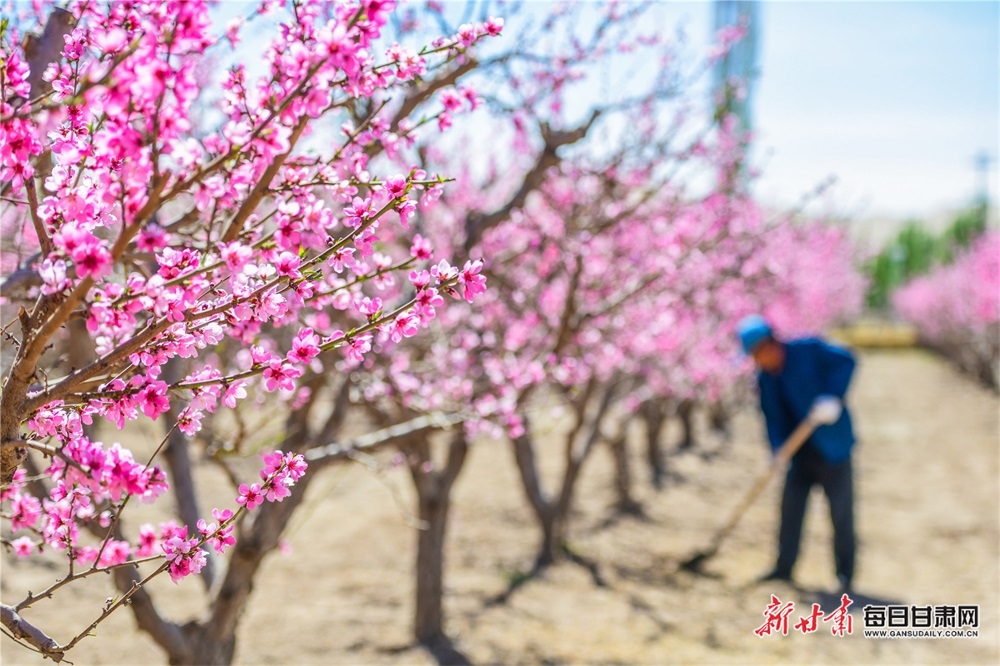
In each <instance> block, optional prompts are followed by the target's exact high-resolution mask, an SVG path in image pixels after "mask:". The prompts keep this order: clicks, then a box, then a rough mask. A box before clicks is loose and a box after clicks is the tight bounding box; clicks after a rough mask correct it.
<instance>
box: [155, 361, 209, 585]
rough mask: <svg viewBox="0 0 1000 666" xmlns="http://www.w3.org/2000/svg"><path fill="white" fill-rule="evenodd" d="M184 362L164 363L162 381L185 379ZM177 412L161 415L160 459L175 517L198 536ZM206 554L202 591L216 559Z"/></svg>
mask: <svg viewBox="0 0 1000 666" xmlns="http://www.w3.org/2000/svg"><path fill="white" fill-rule="evenodd" d="M186 365H187V364H186V363H185V361H184V359H182V358H172V359H170V360H169V361H167V362H166V364H164V367H163V380H164V381H165V382H167V383H168V384H170V383H173V382H179V381H180V380H181V379H183V377H184V373H185V366H186ZM178 416H179V411H178V409H177V406H176V404H175V403H172V404H171V405H170V409H169V410H168V411H167V413H166V414H164V415H163V419H162V421H163V429H164V430H165V431H166V433H167V445H166V447H165V448H164V450H163V458H164V460H165V461H166V463H167V469H168V470H169V471H170V485H171V490H172V491H173V494H174V499H175V501H176V502H177V514H178V515H179V516H180V519H181V521H182V522H183V523H184V524H185V525H187V528H188V534H197V533H198V520H199V519H200V518H204V516H203V515H202V513H201V508H200V507H199V505H198V490H197V488H196V487H195V483H194V473H193V471H192V469H191V453H190V447H189V444H190V441H189V440H188V436H187V435H185V434H184V433H183V432H181V431H180V429H179V428H177V427H176V426H177V417H178ZM201 549H202V550H203V551H205V566H204V568H202V570H201V573H200V574H199V575H200V577H201V580H202V582H203V583H204V585H205V589H211V588H212V585H213V584H214V582H215V570H216V557H215V553H214V552H213V551H212V549H211V548H210V547H209V546H208V544H204V545H202V547H201Z"/></svg>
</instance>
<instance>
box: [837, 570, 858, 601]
mask: <svg viewBox="0 0 1000 666" xmlns="http://www.w3.org/2000/svg"><path fill="white" fill-rule="evenodd" d="M837 584H838V585H839V586H840V587H839V589H838V594H846V595H848V596H850V594H851V593H852V592H853V591H854V589H853V588H852V587H851V579H850V578H848V577H847V576H845V575H844V574H837Z"/></svg>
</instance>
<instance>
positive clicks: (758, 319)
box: [736, 314, 774, 355]
mask: <svg viewBox="0 0 1000 666" xmlns="http://www.w3.org/2000/svg"><path fill="white" fill-rule="evenodd" d="M736 334H737V335H739V336H740V343H741V344H742V345H743V352H744V353H745V354H748V355H749V354H751V353H752V352H753V350H754V347H756V346H757V345H759V344H760V343H761V342H763V341H764V340H766V339H768V338H772V337H774V334H773V333H772V331H771V325H770V324H768V323H767V320H766V319H764V318H763V317H762V316H760V315H759V314H752V315H747V316H746V317H744V318H743V319H741V320H740V323H739V324H737V326H736Z"/></svg>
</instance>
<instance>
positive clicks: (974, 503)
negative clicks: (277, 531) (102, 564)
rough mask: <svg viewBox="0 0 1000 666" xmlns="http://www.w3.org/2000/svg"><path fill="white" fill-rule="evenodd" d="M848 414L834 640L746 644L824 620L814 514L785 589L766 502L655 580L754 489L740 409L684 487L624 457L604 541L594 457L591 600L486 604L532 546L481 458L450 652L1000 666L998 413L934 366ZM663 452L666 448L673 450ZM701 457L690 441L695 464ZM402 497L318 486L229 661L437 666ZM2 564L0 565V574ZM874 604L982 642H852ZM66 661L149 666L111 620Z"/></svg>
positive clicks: (454, 552) (509, 467) (568, 569)
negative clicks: (783, 622) (656, 483)
mask: <svg viewBox="0 0 1000 666" xmlns="http://www.w3.org/2000/svg"><path fill="white" fill-rule="evenodd" d="M849 404H850V405H851V406H852V408H853V409H854V412H855V419H856V422H857V431H858V434H859V437H860V439H861V440H862V443H861V445H860V447H859V449H858V450H857V457H856V470H857V471H856V475H857V476H856V479H857V492H858V499H857V506H858V512H859V513H858V531H859V539H860V551H859V569H858V575H857V578H856V581H855V583H856V589H857V592H858V593H859V594H858V595H856V596H857V597H858V598H857V600H856V606H855V608H856V609H858V612H856V613H855V615H854V623H855V624H854V634H853V635H851V636H846V637H836V636H833V635H831V634H830V632H829V630H828V628H827V627H826V626H825V625H823V626H821V629H820V631H817V632H816V633H814V634H810V635H803V634H801V633H799V632H795V631H792V632H790V634H789V635H788V636H781V635H777V636H774V635H772V636H765V637H762V638H761V637H757V636H755V635H754V633H753V630H754V629H755V628H756V627H758V626H759V625H760V624H761V623H762V622H763V620H764V616H763V615H762V613H763V611H764V608H765V606H766V605H767V603H768V601H769V599H770V595H771V594H772V593H773V594H776V595H778V596H779V597H780V598H781V600H782V602H786V601H792V602H794V603H795V611H794V612H793V614H792V616H791V617H792V621H793V622H794V621H795V620H796V619H797V618H798V617H799V616H800V615H805V614H807V613H808V610H809V607H810V604H811V603H813V602H818V603H820V604H821V607H822V609H823V610H824V611H825V612H830V611H832V610H833V609H834V608H835V607H836V604H837V600H836V598H835V596H834V595H832V594H831V592H832V591H833V590H834V582H835V581H834V576H833V565H832V556H831V554H830V545H829V540H830V529H829V521H828V519H827V516H826V510H827V508H826V505H825V500H824V499H823V498H822V496H821V495H814V497H813V502H812V505H811V506H810V511H809V515H808V517H807V524H806V532H805V541H804V544H803V553H802V557H801V559H800V562H799V566H798V570H797V571H796V578H797V579H798V586H797V587H795V588H793V587H790V586H787V585H781V584H776V585H772V586H768V585H754V584H752V583H751V581H752V580H753V579H754V578H755V576H757V575H758V574H760V573H761V572H763V571H765V570H766V569H767V568H768V567H769V565H770V564H771V558H772V550H773V548H774V533H775V521H776V514H777V501H778V492H779V486H780V484H778V483H775V484H774V485H773V486H772V487H770V488H769V489H768V491H767V492H766V493H765V495H764V496H763V497H762V498H761V499H760V500H759V501H758V503H757V504H756V505H755V506H754V507H752V508H751V509H750V511H749V512H748V513H747V515H746V516H745V517H744V521H743V522H742V523H741V524H740V526H739V527H738V529H737V530H736V532H735V533H734V534H733V535H732V537H731V539H730V540H729V541H727V542H726V544H725V545H724V547H723V549H722V551H721V552H720V553H719V555H718V556H717V557H716V558H714V559H713V560H711V562H710V563H709V565H708V567H706V569H707V571H708V573H710V574H712V577H708V576H695V575H691V574H686V573H685V574H679V575H676V576H670V577H668V576H666V575H665V572H667V571H668V570H669V569H670V567H671V564H672V563H674V562H677V561H678V560H680V559H683V558H684V557H686V556H687V555H689V554H691V553H692V552H694V551H696V550H697V549H699V548H701V547H703V546H705V545H706V544H707V542H708V539H709V538H710V536H711V535H712V533H713V531H714V530H715V529H717V527H718V526H719V525H720V524H721V522H722V521H723V520H724V519H725V517H726V515H727V514H728V512H729V511H730V510H731V509H732V507H733V503H734V502H735V501H737V499H738V498H739V497H741V496H742V495H743V493H744V492H745V491H746V488H747V487H748V486H749V485H750V484H751V483H752V481H753V479H754V478H755V477H756V475H757V474H759V473H760V472H761V471H762V469H763V465H764V463H765V445H764V443H763V433H762V427H761V424H760V421H759V417H758V416H757V415H756V413H754V412H753V411H752V410H746V411H744V412H742V413H740V414H738V415H736V417H735V419H734V422H733V433H734V434H733V440H732V443H731V444H730V445H728V446H726V447H725V448H724V449H723V450H722V452H721V453H720V454H719V455H717V456H715V457H713V458H711V459H706V458H705V457H703V456H702V455H700V454H699V453H693V454H684V455H676V456H672V457H671V458H670V464H671V467H672V472H673V473H674V474H675V475H677V476H678V477H679V478H680V480H681V482H679V483H678V482H675V483H672V484H671V485H670V486H669V487H668V488H667V489H666V490H664V491H661V492H659V493H655V492H653V491H652V490H651V489H650V488H649V486H648V484H647V483H646V482H645V477H644V474H643V472H644V468H643V467H642V466H641V465H642V462H641V452H640V451H638V450H637V449H636V450H634V451H633V458H634V469H635V471H636V472H637V477H638V481H639V483H638V484H637V490H638V491H639V493H638V494H639V497H640V499H641V500H642V501H643V503H644V505H645V507H646V509H647V513H648V518H647V519H645V520H637V519H631V518H628V519H622V520H618V521H613V522H611V523H610V524H609V522H608V518H609V516H610V515H611V514H610V512H609V506H610V504H611V502H612V500H613V496H612V485H611V457H610V454H609V453H608V452H606V451H603V450H601V451H596V452H595V458H594V459H593V460H591V461H590V463H589V467H588V468H587V470H586V472H585V475H584V477H583V478H582V480H581V484H582V485H581V488H580V491H581V492H580V502H579V511H578V513H577V515H576V516H575V517H574V523H573V528H572V545H573V547H574V548H575V550H576V551H577V552H579V553H580V554H582V555H584V556H585V557H587V558H589V559H590V560H592V561H594V562H596V563H598V564H599V566H600V571H601V573H602V575H603V578H604V581H605V583H606V585H605V586H603V587H601V586H596V585H595V584H594V581H593V579H592V577H591V575H590V573H588V571H587V570H585V569H584V568H582V567H579V566H576V565H562V566H559V567H556V568H553V569H551V570H550V571H548V572H547V573H546V574H545V575H544V576H543V577H542V578H540V579H535V580H531V581H529V582H528V583H526V584H525V585H523V586H522V587H520V588H519V589H518V590H517V591H516V592H515V593H514V594H513V595H512V596H511V597H510V599H509V600H508V601H507V602H506V603H503V604H491V603H489V600H490V599H491V598H493V597H496V596H497V595H498V594H501V593H502V592H503V591H504V590H506V589H507V587H508V585H509V584H510V583H511V581H513V580H515V579H516V578H517V577H518V576H519V575H520V573H521V572H522V571H524V570H525V569H527V568H528V567H529V565H530V563H531V559H532V557H533V554H534V549H535V545H536V540H537V538H538V537H537V534H536V532H535V530H534V527H533V525H532V523H531V520H530V517H529V514H528V510H527V508H526V504H525V502H524V500H523V498H522V496H521V491H520V489H519V486H518V482H517V479H516V476H515V469H514V464H513V459H512V455H511V453H510V451H509V450H508V449H507V448H506V447H505V446H504V445H502V444H484V445H482V446H477V448H476V449H475V450H474V451H473V452H472V455H471V457H470V460H469V462H468V465H467V469H466V470H465V472H464V473H463V476H462V477H461V478H460V480H459V483H458V486H457V488H456V505H455V507H454V510H453V511H454V513H453V519H452V523H451V533H450V540H449V552H448V576H447V586H448V598H447V601H446V613H447V616H448V618H449V622H448V628H449V631H450V633H451V634H452V636H453V637H454V639H455V647H456V648H457V649H458V650H460V651H461V652H462V653H463V654H464V655H465V656H466V657H468V659H469V661H471V662H472V663H476V664H480V663H503V664H514V663H517V664H537V663H572V664H583V663H601V664H614V663H622V664H647V663H649V664H653V663H655V664H671V663H686V664H687V663H713V664H715V663H768V664H775V663H779V664H785V663H788V664H793V663H794V664H799V663H852V664H866V663H876V662H878V663H899V664H924V663H927V664H996V663H998V662H1000V652H998V624H1000V578H998V569H1000V532H998V527H1000V510H998V497H1000V465H998V458H1000V450H998V434H1000V400H998V399H997V397H996V396H995V395H994V394H992V393H989V392H987V391H985V390H982V389H980V388H979V387H977V386H975V385H973V384H972V383H970V382H968V381H967V380H965V379H963V378H961V377H959V376H958V375H956V374H955V373H954V372H953V371H952V370H951V369H950V368H949V367H948V366H947V365H945V364H944V363H943V362H941V361H939V360H938V359H936V358H934V357H931V356H929V355H927V354H924V353H922V352H917V351H899V352H866V353H864V354H863V355H862V357H861V363H860V366H859V370H858V375H857V380H856V383H855V386H854V388H853V390H852V394H851V395H850V397H849ZM668 435H669V436H668V440H669V441H675V440H676V437H677V432H676V431H674V430H671V431H670V432H669V433H668ZM717 445H718V443H717V442H715V441H714V440H711V439H710V438H709V437H708V436H705V437H704V438H703V442H702V446H703V448H702V451H705V450H706V449H712V448H714V447H716V446H717ZM558 457H559V453H558V451H550V452H548V455H547V458H546V460H547V462H548V463H549V464H550V465H556V464H557V463H558ZM552 469H555V467H550V471H551V470H552ZM408 483H409V482H408V480H407V478H406V476H405V475H404V473H403V470H395V471H390V472H387V473H385V474H383V475H381V476H378V477H375V476H372V475H371V474H369V473H368V472H367V471H365V470H364V469H362V468H361V467H360V466H351V467H345V468H340V469H335V470H330V471H328V472H325V473H324V477H323V478H321V479H317V480H316V482H315V483H314V484H313V487H312V488H311V497H310V500H309V503H310V506H309V508H307V509H305V510H303V511H301V512H300V513H299V514H298V515H297V516H296V517H295V519H294V522H293V524H292V525H291V526H290V535H289V542H290V545H291V547H292V548H293V550H294V554H293V556H291V557H281V556H275V557H272V558H271V559H270V560H268V561H267V563H266V565H265V568H266V572H265V575H264V576H263V577H262V578H261V579H260V583H259V584H258V586H257V589H256V591H255V593H254V596H253V603H252V604H251V606H250V607H249V608H248V609H247V611H246V615H245V618H244V621H243V624H242V629H241V636H240V648H239V650H238V663H240V664H245V665H251V664H277V663H282V664H425V663H427V664H429V663H433V662H432V660H431V659H430V657H429V656H428V655H427V654H426V653H425V652H424V651H422V650H421V649H419V648H413V647H412V646H410V645H409V641H408V626H409V623H410V616H409V615H410V612H411V606H410V604H411V601H410V595H411V592H410V590H411V581H410V578H409V570H410V567H411V558H412V548H413V542H414V535H413V531H412V529H410V528H408V527H407V519H408V517H407V511H408V507H409V503H408V502H409V497H410V495H409V487H408ZM4 563H5V565H10V564H12V563H11V561H10V559H9V558H7V557H6V556H5V558H4ZM12 574H13V575H16V576H19V577H20V576H25V577H27V576H37V575H39V574H38V573H37V572H33V571H30V570H27V569H26V568H25V567H23V566H17V565H16V564H14V566H5V568H4V579H5V581H4V582H5V583H9V582H11V581H9V579H8V577H9V576H11V575H12ZM52 575H54V572H45V573H44V574H43V576H47V577H51V576H52ZM4 588H5V592H6V591H7V588H8V585H7V584H5V585H4ZM99 593H100V592H98V594H99ZM192 593H194V594H197V589H196V586H193V585H187V584H185V585H182V586H181V587H180V588H175V587H174V586H173V585H171V584H170V583H169V581H166V583H165V584H163V585H161V586H160V587H159V588H158V594H159V595H160V597H159V598H162V599H163V600H164V604H165V605H166V606H167V607H168V608H169V609H171V610H172V611H173V612H174V613H175V615H174V617H175V618H176V619H180V618H182V617H184V611H183V609H184V607H185V605H186V604H187V603H188V602H187V601H186V595H188V594H192ZM104 594H107V591H105V592H104ZM101 598H103V597H101ZM878 602H892V603H899V604H906V605H909V604H920V605H927V604H930V605H941V604H978V605H979V606H980V635H979V637H978V638H975V639H951V640H928V639H923V640H921V639H903V640H874V639H866V638H864V637H863V636H862V635H861V626H862V621H861V617H862V616H861V612H860V609H859V608H858V607H860V606H861V605H862V604H863V603H878ZM40 609H41V608H40ZM70 610H71V606H70V605H69V604H63V605H61V606H60V607H57V608H53V609H51V611H50V612H51V613H52V614H53V617H52V618H51V621H69V619H70V618H71V617H73V616H72V615H70V614H69V612H68V611H70ZM33 617H34V618H35V619H37V620H38V621H40V622H42V621H43V620H42V619H41V618H42V617H43V616H42V615H41V614H39V615H36V616H33ZM74 624H79V621H78V620H77V621H74ZM2 648H3V655H2V656H3V663H5V664H7V663H10V664H14V663H37V662H36V661H34V660H33V659H32V658H31V656H30V655H28V653H26V652H24V651H23V650H20V649H19V648H17V647H16V646H13V645H12V643H11V642H10V641H9V640H7V639H3V643H2ZM72 659H73V661H74V662H75V663H76V664H78V665H81V666H82V665H85V664H135V663H162V657H161V656H160V655H159V653H158V652H157V650H156V649H155V648H154V647H153V646H152V645H151V643H150V642H149V641H148V640H147V639H145V638H144V637H143V636H141V635H138V634H137V633H135V630H134V628H133V623H132V620H131V618H130V617H129V616H128V615H120V616H119V617H118V618H116V619H115V621H114V623H113V624H111V625H109V626H107V627H105V628H103V629H102V631H101V634H100V636H98V637H97V638H94V639H89V640H88V641H85V642H84V643H83V644H82V645H81V646H80V648H78V650H76V651H74V654H73V656H72Z"/></svg>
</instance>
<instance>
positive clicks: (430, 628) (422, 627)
mask: <svg viewBox="0 0 1000 666" xmlns="http://www.w3.org/2000/svg"><path fill="white" fill-rule="evenodd" d="M404 449H405V450H406V451H407V453H409V454H410V456H409V462H410V473H411V476H412V478H413V484H414V487H415V488H416V491H417V510H418V515H419V518H420V529H419V530H418V532H417V561H416V567H415V574H416V586H415V598H414V618H413V635H414V637H415V638H416V639H417V641H419V642H420V643H423V644H425V645H436V644H441V643H445V642H447V637H446V634H445V631H444V564H445V562H444V547H445V539H446V536H447V529H448V510H449V508H450V507H451V489H452V487H453V486H454V483H455V479H457V478H458V475H459V473H460V472H461V471H462V467H463V465H464V464H465V459H466V455H467V453H468V443H467V442H466V440H465V433H464V432H462V430H461V428H459V429H458V430H457V431H456V432H455V434H454V435H453V436H452V438H451V442H450V444H449V447H448V459H447V462H446V464H445V466H444V469H441V470H437V469H435V468H434V467H433V462H432V458H431V446H430V442H428V441H427V440H426V439H421V440H419V441H414V442H410V443H409V444H407V445H405V446H404Z"/></svg>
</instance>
